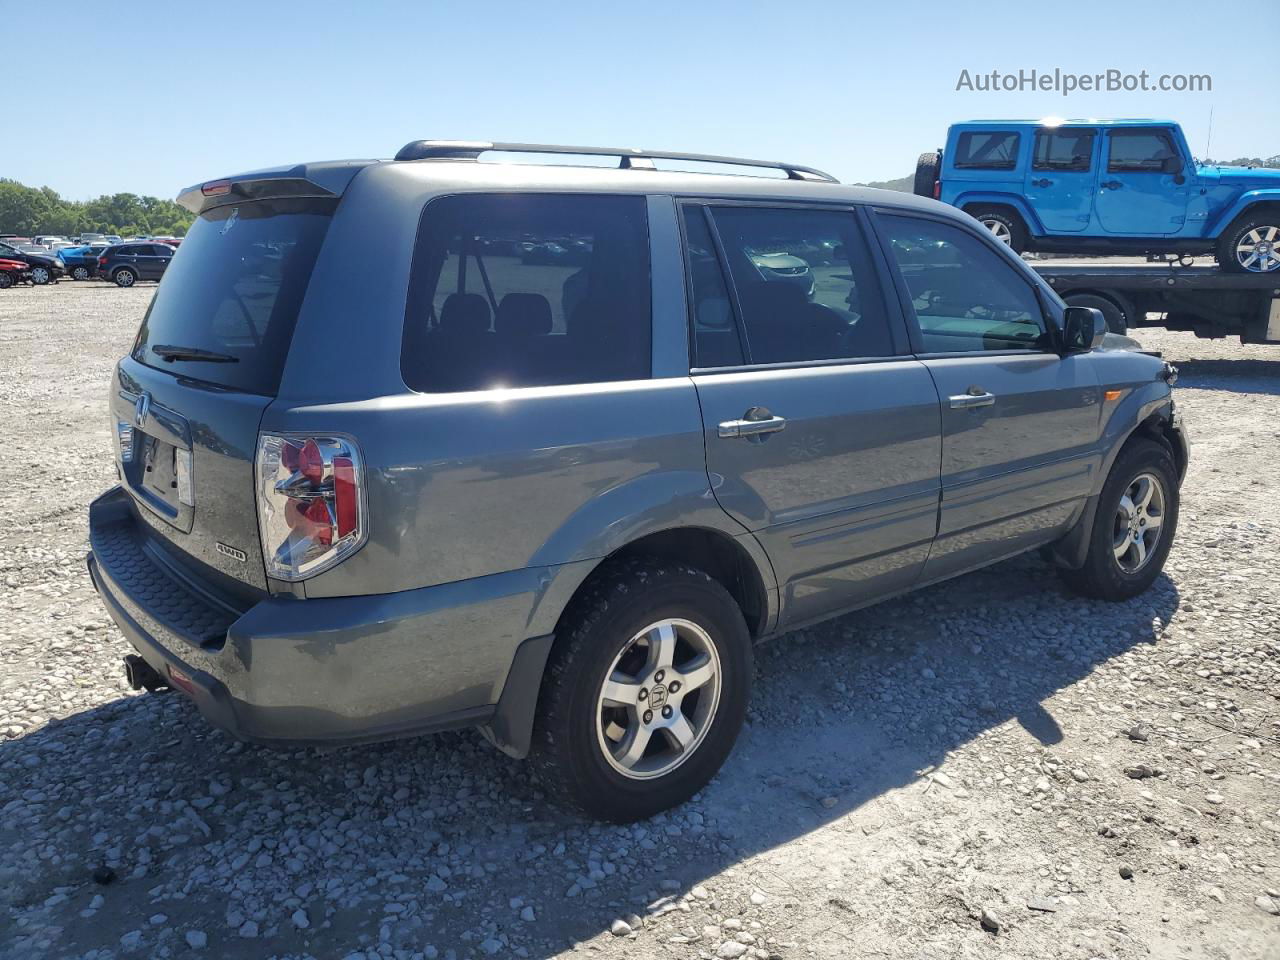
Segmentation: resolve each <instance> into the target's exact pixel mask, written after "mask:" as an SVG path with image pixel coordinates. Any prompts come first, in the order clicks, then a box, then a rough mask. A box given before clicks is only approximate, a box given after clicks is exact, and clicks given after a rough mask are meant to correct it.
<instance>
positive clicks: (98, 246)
mask: <svg viewBox="0 0 1280 960" xmlns="http://www.w3.org/2000/svg"><path fill="white" fill-rule="evenodd" d="M106 249H107V245H106V244H105V243H94V244H90V245H88V246H83V247H68V248H67V249H66V250H61V251H59V252H58V256H59V257H60V258H61V259H62V263H63V265H64V266H65V267H66V269H67V273H68V274H69V275H70V276H71V279H73V280H89V279H91V278H92V277H93V275H94V274H95V273H96V272H97V270H98V257H99V256H101V255H102V252H103V251H104V250H106Z"/></svg>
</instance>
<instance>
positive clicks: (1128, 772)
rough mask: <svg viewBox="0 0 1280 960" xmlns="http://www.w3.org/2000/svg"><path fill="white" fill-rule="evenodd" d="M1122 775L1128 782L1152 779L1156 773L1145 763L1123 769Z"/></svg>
mask: <svg viewBox="0 0 1280 960" xmlns="http://www.w3.org/2000/svg"><path fill="white" fill-rule="evenodd" d="M1124 775H1125V776H1126V777H1128V778H1129V779H1130V780H1146V779H1147V778H1148V777H1154V776H1155V775H1156V771H1155V769H1154V768H1152V767H1149V766H1147V765H1146V764H1145V763H1135V764H1134V765H1133V766H1131V767H1125V768H1124Z"/></svg>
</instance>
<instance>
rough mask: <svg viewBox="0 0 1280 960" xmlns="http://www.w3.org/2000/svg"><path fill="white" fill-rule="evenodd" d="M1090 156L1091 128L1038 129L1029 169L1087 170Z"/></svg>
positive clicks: (1091, 155) (1091, 149) (1091, 143)
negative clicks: (1033, 154)
mask: <svg viewBox="0 0 1280 960" xmlns="http://www.w3.org/2000/svg"><path fill="white" fill-rule="evenodd" d="M1092 157H1093V131H1092V130H1038V131H1036V142H1035V156H1034V157H1033V159H1032V161H1031V169H1032V170H1088V169H1089V166H1090V163H1091V160H1092Z"/></svg>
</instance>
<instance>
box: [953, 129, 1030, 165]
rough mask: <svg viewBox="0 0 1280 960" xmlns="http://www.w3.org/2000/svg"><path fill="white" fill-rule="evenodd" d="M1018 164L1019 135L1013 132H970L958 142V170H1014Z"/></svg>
mask: <svg viewBox="0 0 1280 960" xmlns="http://www.w3.org/2000/svg"><path fill="white" fill-rule="evenodd" d="M1017 164H1018V134H1017V133H1016V132H1015V131H1012V130H1007V131H1006V130H998V131H994V132H991V133H987V132H983V131H977V130H974V131H969V132H966V133H962V134H960V136H959V138H958V139H957V140H956V156H955V160H954V161H953V162H952V166H954V167H955V168H956V169H957V170H1012V169H1013V168H1014V167H1015V166H1017Z"/></svg>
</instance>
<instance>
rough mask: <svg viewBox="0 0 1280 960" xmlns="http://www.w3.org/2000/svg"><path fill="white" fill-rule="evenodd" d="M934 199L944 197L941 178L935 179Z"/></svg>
mask: <svg viewBox="0 0 1280 960" xmlns="http://www.w3.org/2000/svg"><path fill="white" fill-rule="evenodd" d="M933 199H935V200H941V199H942V181H941V180H935V181H933Z"/></svg>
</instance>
